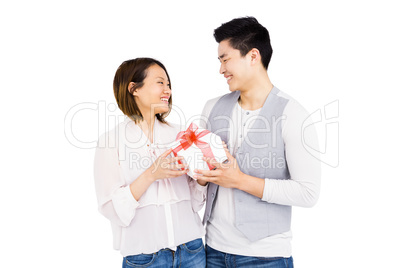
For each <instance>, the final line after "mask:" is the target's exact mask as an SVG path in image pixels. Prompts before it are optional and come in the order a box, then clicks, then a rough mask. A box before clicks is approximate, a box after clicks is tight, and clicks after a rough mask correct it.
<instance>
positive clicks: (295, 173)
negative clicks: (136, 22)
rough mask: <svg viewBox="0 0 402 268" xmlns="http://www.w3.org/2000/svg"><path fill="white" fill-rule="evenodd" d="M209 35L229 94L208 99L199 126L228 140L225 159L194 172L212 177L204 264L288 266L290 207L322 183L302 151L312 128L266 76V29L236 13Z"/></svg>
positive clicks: (307, 199) (311, 141) (309, 198)
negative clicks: (234, 17) (225, 161)
mask: <svg viewBox="0 0 402 268" xmlns="http://www.w3.org/2000/svg"><path fill="white" fill-rule="evenodd" d="M214 37H215V39H216V41H217V42H218V43H219V46H218V58H219V61H220V62H221V66H220V73H221V74H222V75H223V76H224V77H225V78H226V80H227V83H228V85H229V90H230V91H231V93H229V94H226V95H224V96H221V97H218V98H215V99H212V100H209V101H208V102H207V103H206V104H205V107H204V110H203V116H204V118H208V120H206V122H204V123H205V125H204V126H203V127H204V128H208V129H209V130H210V131H212V132H214V133H216V134H217V135H219V136H220V137H221V138H222V140H223V141H225V143H226V144H227V147H228V150H227V156H228V159H229V162H228V163H225V164H219V163H217V162H216V161H214V160H211V159H206V161H208V162H209V163H211V164H212V165H214V166H216V169H215V170H211V171H205V170H197V171H196V172H197V173H198V174H199V175H198V176H197V179H198V180H200V182H204V183H207V182H209V185H208V196H207V204H206V208H205V215H204V223H206V224H207V226H206V228H207V234H206V244H207V265H208V267H293V259H292V256H291V244H290V241H291V238H292V233H291V229H290V225H291V224H290V223H291V206H301V207H311V206H313V205H314V204H315V203H316V202H317V199H318V195H319V189H320V162H319V160H318V159H316V158H314V157H313V156H312V155H310V154H309V153H308V152H307V151H306V149H305V146H307V145H306V144H308V146H310V147H313V148H315V149H317V148H318V145H317V144H318V141H317V137H316V133H315V130H314V128H313V126H312V125H310V123H309V120H308V117H309V114H308V113H307V111H306V110H305V109H304V108H303V107H302V106H301V105H300V104H299V103H298V102H297V101H295V100H294V99H293V98H291V97H290V96H288V95H287V94H285V93H283V92H282V91H280V90H279V89H278V88H276V87H275V86H274V85H273V84H272V83H271V81H270V79H269V77H268V74H267V69H268V64H269V61H270V59H271V55H272V48H271V44H270V38H269V33H268V31H267V29H266V28H264V27H263V26H262V25H261V24H259V23H258V21H257V20H256V19H255V18H253V17H245V18H238V19H234V20H232V21H229V22H227V23H224V24H222V25H221V26H220V27H219V28H217V29H215V32H214ZM201 123H203V122H201ZM309 125H310V126H309ZM305 141H306V142H305ZM271 265H272V266H271Z"/></svg>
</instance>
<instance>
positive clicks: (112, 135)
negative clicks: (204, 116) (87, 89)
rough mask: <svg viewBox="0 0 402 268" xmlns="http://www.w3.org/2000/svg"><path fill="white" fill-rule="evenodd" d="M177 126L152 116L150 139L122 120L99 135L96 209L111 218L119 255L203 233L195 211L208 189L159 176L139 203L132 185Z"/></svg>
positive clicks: (185, 178) (166, 146)
mask: <svg viewBox="0 0 402 268" xmlns="http://www.w3.org/2000/svg"><path fill="white" fill-rule="evenodd" d="M179 131H180V128H179V127H178V126H177V125H173V124H170V123H169V125H166V124H163V123H160V122H159V121H158V120H155V125H154V135H153V137H154V143H151V142H150V141H149V140H148V138H147V137H146V136H145V135H144V133H143V132H142V130H141V128H140V127H139V126H138V125H136V124H135V123H134V122H133V121H132V120H131V119H129V118H126V119H125V120H124V122H122V123H120V124H119V125H118V126H117V127H116V128H115V129H113V130H112V131H109V132H106V133H105V134H103V135H102V136H101V137H100V138H99V141H98V146H97V148H96V153H95V165H94V176H95V187H96V195H97V198H98V206H99V211H100V213H102V214H103V215H104V216H105V217H106V218H108V219H109V220H110V221H111V225H112V231H113V241H114V248H115V249H116V250H120V252H121V254H122V255H123V256H128V255H136V254H141V253H153V252H157V251H158V250H160V249H162V248H172V249H174V248H175V247H176V246H178V245H180V244H182V243H185V242H188V241H191V240H194V239H196V238H200V237H202V236H204V234H205V230H204V227H203V225H202V223H201V220H200V217H199V215H198V213H197V212H198V211H199V210H200V209H201V208H202V206H203V204H204V201H205V196H206V191H207V187H203V186H200V185H199V184H198V183H197V182H196V181H194V180H193V179H191V178H190V177H188V176H187V175H182V176H180V177H177V178H168V179H162V180H157V181H155V182H154V183H152V184H151V185H150V187H149V188H148V189H147V191H146V192H145V193H144V194H143V195H142V196H141V198H140V199H139V200H138V202H137V201H136V200H135V199H134V197H133V195H132V194H131V191H130V186H129V185H130V184H131V183H132V182H133V181H134V180H135V179H136V178H137V177H138V176H139V175H141V174H142V173H143V172H144V171H145V170H146V169H148V168H149V167H150V166H151V165H152V164H153V162H154V161H155V159H156V158H157V157H158V156H159V155H161V154H162V153H163V152H164V151H166V150H167V149H169V148H170V147H169V144H171V143H172V142H174V141H175V138H176V135H177V133H178V132H179Z"/></svg>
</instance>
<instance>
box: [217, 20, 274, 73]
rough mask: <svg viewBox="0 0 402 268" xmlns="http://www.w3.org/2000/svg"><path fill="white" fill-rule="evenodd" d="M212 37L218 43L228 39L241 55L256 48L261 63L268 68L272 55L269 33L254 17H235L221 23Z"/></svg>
mask: <svg viewBox="0 0 402 268" xmlns="http://www.w3.org/2000/svg"><path fill="white" fill-rule="evenodd" d="M214 37H215V40H216V42H218V43H220V42H221V41H224V40H228V41H229V44H230V45H231V46H232V47H233V48H234V49H238V50H240V54H241V55H242V56H245V55H246V54H247V53H248V52H249V51H250V50H251V49H253V48H256V49H258V50H259V51H260V54H261V61H262V65H263V66H264V68H265V69H268V64H269V62H270V60H271V56H272V47H271V41H270V39H269V33H268V30H267V29H266V28H265V27H264V26H262V25H261V24H260V23H259V22H258V21H257V20H256V19H255V18H254V17H244V18H236V19H233V20H231V21H229V22H226V23H223V24H222V25H221V26H220V27H218V28H216V29H215V31H214Z"/></svg>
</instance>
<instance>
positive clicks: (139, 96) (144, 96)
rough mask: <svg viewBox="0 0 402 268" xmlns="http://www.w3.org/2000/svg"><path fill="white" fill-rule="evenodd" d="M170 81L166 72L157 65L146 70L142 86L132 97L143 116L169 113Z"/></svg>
mask: <svg viewBox="0 0 402 268" xmlns="http://www.w3.org/2000/svg"><path fill="white" fill-rule="evenodd" d="M170 95H171V90H170V81H169V80H168V77H167V75H166V72H165V71H164V70H163V69H162V68H161V67H160V66H159V65H157V64H154V65H152V66H151V67H149V68H148V69H147V77H146V78H145V79H144V85H143V86H142V87H141V88H138V89H137V90H136V91H135V92H134V97H135V100H136V102H137V105H138V107H139V108H140V111H141V113H142V114H143V115H145V114H148V113H150V114H152V115H155V114H158V113H165V112H168V111H169V98H170Z"/></svg>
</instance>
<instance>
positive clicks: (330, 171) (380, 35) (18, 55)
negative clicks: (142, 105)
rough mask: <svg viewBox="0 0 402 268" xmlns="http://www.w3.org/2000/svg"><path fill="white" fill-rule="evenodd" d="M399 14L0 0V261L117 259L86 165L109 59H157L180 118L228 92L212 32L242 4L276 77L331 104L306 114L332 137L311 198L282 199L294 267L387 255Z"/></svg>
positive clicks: (391, 248)
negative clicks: (267, 41) (322, 113)
mask: <svg viewBox="0 0 402 268" xmlns="http://www.w3.org/2000/svg"><path fill="white" fill-rule="evenodd" d="M400 13H401V10H400V7H399V6H398V5H397V1H331V2H330V1H308V0H307V1H252V0H248V1H241V2H238V1H233V0H232V1H212V2H206V1H203V2H194V4H193V2H191V4H190V1H181V2H179V1H113V2H112V1H64V2H61V1H13V2H11V1H2V2H1V4H0V28H1V40H2V41H1V42H0V46H1V50H0V54H1V60H0V64H1V78H0V88H1V98H0V100H1V105H0V109H1V113H0V114H1V126H2V127H1V132H0V133H1V142H2V144H1V155H2V157H1V161H2V165H1V187H0V199H1V200H0V201H1V202H0V205H1V219H0V225H1V228H0V245H1V257H0V267H20V266H28V265H34V266H35V267H36V266H37V267H105V268H110V267H120V266H121V256H120V254H119V252H117V251H114V250H113V249H112V235H111V229H110V225H109V223H108V221H107V220H106V218H104V217H103V216H101V215H100V214H99V213H98V212H97V204H96V196H95V191H94V183H93V175H92V173H93V171H92V169H93V166H92V165H93V156H94V149H93V144H94V142H96V140H97V137H98V135H100V134H102V132H104V131H105V130H106V129H109V128H111V127H112V126H113V125H114V122H115V121H113V120H114V119H115V117H114V116H113V115H117V114H119V112H118V111H110V109H112V108H113V107H115V105H114V104H115V100H114V96H113V91H112V81H113V76H114V73H115V71H116V69H117V67H118V66H119V65H120V63H121V62H122V61H124V60H127V59H132V58H135V57H144V56H147V57H154V58H157V59H159V60H161V61H162V62H163V63H164V64H165V66H166V67H167V69H168V71H169V74H170V76H171V80H172V86H173V101H174V104H175V105H176V106H177V107H179V108H180V110H182V111H184V112H185V116H186V118H185V120H188V119H189V118H191V117H192V116H195V115H197V114H199V113H200V112H201V110H202V107H203V105H204V103H205V101H207V100H208V99H210V98H213V97H216V96H218V95H222V94H225V93H227V92H228V89H227V85H226V83H225V80H224V79H223V77H221V75H219V73H218V70H219V62H218V60H217V44H216V43H215V41H214V39H213V37H212V33H213V30H214V29H215V28H216V27H218V26H219V25H220V24H221V23H223V22H226V21H229V20H231V19H233V18H235V17H239V16H245V15H250V16H255V17H256V18H257V19H258V20H259V22H260V23H261V24H263V25H264V26H265V27H267V28H268V30H269V32H270V35H271V40H272V46H273V50H274V54H273V57H272V61H271V64H270V67H269V72H268V73H269V75H270V78H271V80H272V81H273V83H274V84H275V85H276V86H277V87H278V88H280V89H281V90H282V91H284V92H286V93H288V94H290V95H291V96H293V97H294V98H296V99H297V100H299V101H300V102H301V103H302V104H303V105H304V106H305V107H306V108H307V109H308V110H309V111H311V112H314V111H316V110H318V109H322V108H323V107H324V106H325V105H327V104H330V103H332V102H335V104H336V103H338V104H339V117H335V118H332V119H331V120H332V121H331V122H332V123H333V124H332V125H329V126H331V127H328V128H327V132H326V131H325V126H326V124H325V122H323V124H321V125H319V124H318V125H317V126H318V128H319V130H320V141H321V142H323V144H325V142H326V141H327V142H328V144H327V145H328V146H329V147H328V148H332V149H331V150H329V149H328V150H327V151H326V152H325V154H323V155H324V156H325V157H327V158H326V159H330V160H328V161H329V162H330V164H331V165H332V166H331V165H327V164H323V176H322V191H321V197H320V200H319V203H318V204H317V205H316V206H315V207H314V208H310V209H304V208H294V215H293V221H292V229H293V233H294V239H293V256H294V260H295V265H296V267H299V268H314V267H326V268H328V267H330V268H332V267H334V268H339V267H389V266H392V267H398V265H399V263H398V262H400V261H399V258H398V256H399V253H400V242H401V239H402V235H401V226H402V221H401V217H399V214H400V212H398V211H400V205H401V204H402V202H401V201H402V198H401V196H402V195H401V187H399V186H400V185H401V183H400V181H401V180H402V176H401V175H400V174H401V172H400V170H399V168H400V166H401V156H400V152H401V141H400V137H401V134H402V133H401V130H400V127H399V124H400V119H399V117H400V115H401V114H402V113H401V101H400V94H398V93H399V92H400V91H401V89H402V87H401V82H400V77H401V74H402V72H401V71H402V67H401V60H402V53H401V48H402V41H401V27H400V25H402V19H401V16H400ZM77 105H78V106H77ZM105 107H109V109H106V108H105ZM331 107H332V109H333V108H334V107H335V106H333V105H332V106H331ZM83 108H87V109H85V110H83ZM335 108H337V107H335ZM91 109H92V110H91ZM112 110H113V109H112ZM336 112H337V111H336V109H335V112H334V113H335V115H336ZM108 117H109V118H110V120H107V118H108ZM105 118H106V119H105ZM178 118H179V117H177V115H174V114H172V117H171V121H177V120H178ZM98 119H99V120H98ZM66 121H68V122H67V124H66ZM66 125H67V127H66ZM334 126H335V128H334ZM337 127H339V133H338V132H337ZM326 133H329V134H328V135H327V134H326ZM338 134H339V135H338ZM72 135H73V136H72ZM326 137H327V138H326ZM77 141H78V142H77ZM338 141H339V146H338V143H337V142H338ZM83 142H85V143H83ZM334 144H335V145H336V147H337V148H336V150H333V148H334V146H333V145H334ZM84 147H85V148H87V147H89V149H85V148H84ZM338 147H339V150H337V149H338ZM338 152H339V154H338ZM338 159H339V163H338Z"/></svg>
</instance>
